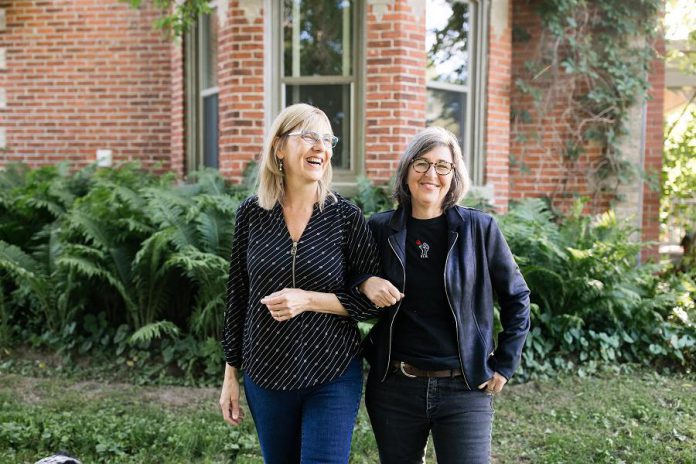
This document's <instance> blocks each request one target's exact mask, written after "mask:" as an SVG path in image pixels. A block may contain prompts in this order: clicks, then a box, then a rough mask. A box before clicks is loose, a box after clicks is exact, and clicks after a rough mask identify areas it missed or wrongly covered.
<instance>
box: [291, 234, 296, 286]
mask: <svg viewBox="0 0 696 464" xmlns="http://www.w3.org/2000/svg"><path fill="white" fill-rule="evenodd" d="M290 254H291V255H292V288H297V286H296V285H295V257H296V256H297V242H292V248H291V249H290Z"/></svg>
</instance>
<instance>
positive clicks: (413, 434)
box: [365, 373, 493, 464]
mask: <svg viewBox="0 0 696 464" xmlns="http://www.w3.org/2000/svg"><path fill="white" fill-rule="evenodd" d="M376 377H377V376H376V375H374V374H372V373H370V375H369V376H368V379H367V387H366V391H365V404H366V406H367V412H368V414H369V415H370V422H371V423H372V430H373V431H374V433H375V438H376V439H377V448H378V449H379V459H380V462H381V463H382V464H411V463H422V462H423V460H424V457H425V446H426V444H427V441H428V434H429V433H430V432H432V434H433V444H434V445H435V454H436V456H437V462H438V464H453V463H457V464H461V463H472V464H481V463H488V462H490V453H491V431H492V426H493V397H492V395H488V394H486V393H485V392H482V391H478V390H473V391H472V390H468V389H467V388H466V385H465V384H464V380H463V379H462V377H453V378H425V377H418V378H408V377H405V376H403V375H401V374H398V373H390V374H389V375H387V378H386V380H385V381H384V382H380V379H378V378H376Z"/></svg>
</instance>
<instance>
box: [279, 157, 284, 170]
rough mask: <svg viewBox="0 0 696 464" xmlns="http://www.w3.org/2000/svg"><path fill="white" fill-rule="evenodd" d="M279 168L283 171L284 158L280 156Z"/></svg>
mask: <svg viewBox="0 0 696 464" xmlns="http://www.w3.org/2000/svg"><path fill="white" fill-rule="evenodd" d="M278 169H279V170H280V172H281V173H282V172H283V160H282V159H280V158H278Z"/></svg>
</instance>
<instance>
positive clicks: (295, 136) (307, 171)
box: [277, 119, 333, 183]
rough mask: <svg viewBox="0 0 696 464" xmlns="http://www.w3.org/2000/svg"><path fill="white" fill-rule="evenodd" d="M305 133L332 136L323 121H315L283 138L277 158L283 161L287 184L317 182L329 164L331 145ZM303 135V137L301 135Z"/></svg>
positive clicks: (331, 152)
mask: <svg viewBox="0 0 696 464" xmlns="http://www.w3.org/2000/svg"><path fill="white" fill-rule="evenodd" d="M307 132H313V133H314V134H313V135H315V136H316V135H317V134H318V135H319V137H322V136H324V135H326V134H332V132H331V127H330V126H329V125H328V124H326V122H325V121H323V120H321V119H317V120H316V121H314V123H312V124H309V125H308V126H307V127H298V128H296V129H294V130H292V131H291V132H290V134H288V135H286V136H285V141H284V145H283V147H282V148H281V149H280V150H279V151H278V153H277V157H278V158H279V159H282V160H283V171H284V173H285V178H286V181H287V182H291V183H295V182H299V183H307V182H318V181H319V180H321V179H322V176H324V173H325V172H326V170H327V169H328V166H329V164H330V163H331V156H332V154H333V151H332V148H331V145H330V144H328V143H325V142H319V141H315V140H313V139H312V137H311V135H308V134H307ZM303 134H304V135H303Z"/></svg>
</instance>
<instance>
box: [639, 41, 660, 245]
mask: <svg viewBox="0 0 696 464" xmlns="http://www.w3.org/2000/svg"><path fill="white" fill-rule="evenodd" d="M656 49H657V53H658V56H660V57H662V56H664V54H665V41H664V39H660V40H658V41H657V43H656ZM650 85H651V86H652V88H651V89H650V94H649V99H648V110H647V117H646V129H645V131H646V133H645V161H644V163H643V169H645V172H646V173H648V174H649V175H655V176H656V177H658V178H660V177H661V176H659V173H660V171H661V170H662V156H663V153H662V149H663V140H664V133H663V123H664V121H663V119H664V118H663V108H664V99H665V63H664V61H663V60H662V59H660V58H658V59H655V60H654V61H653V63H652V72H651V74H650ZM641 232H642V238H643V240H645V241H653V242H657V241H658V239H659V237H660V191H659V190H658V191H655V190H652V189H650V188H649V187H648V186H647V185H645V186H644V187H643V223H642V225H641ZM643 257H644V258H647V259H656V258H657V257H658V247H657V246H654V247H652V248H650V249H648V250H646V251H645V252H644V253H643Z"/></svg>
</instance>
